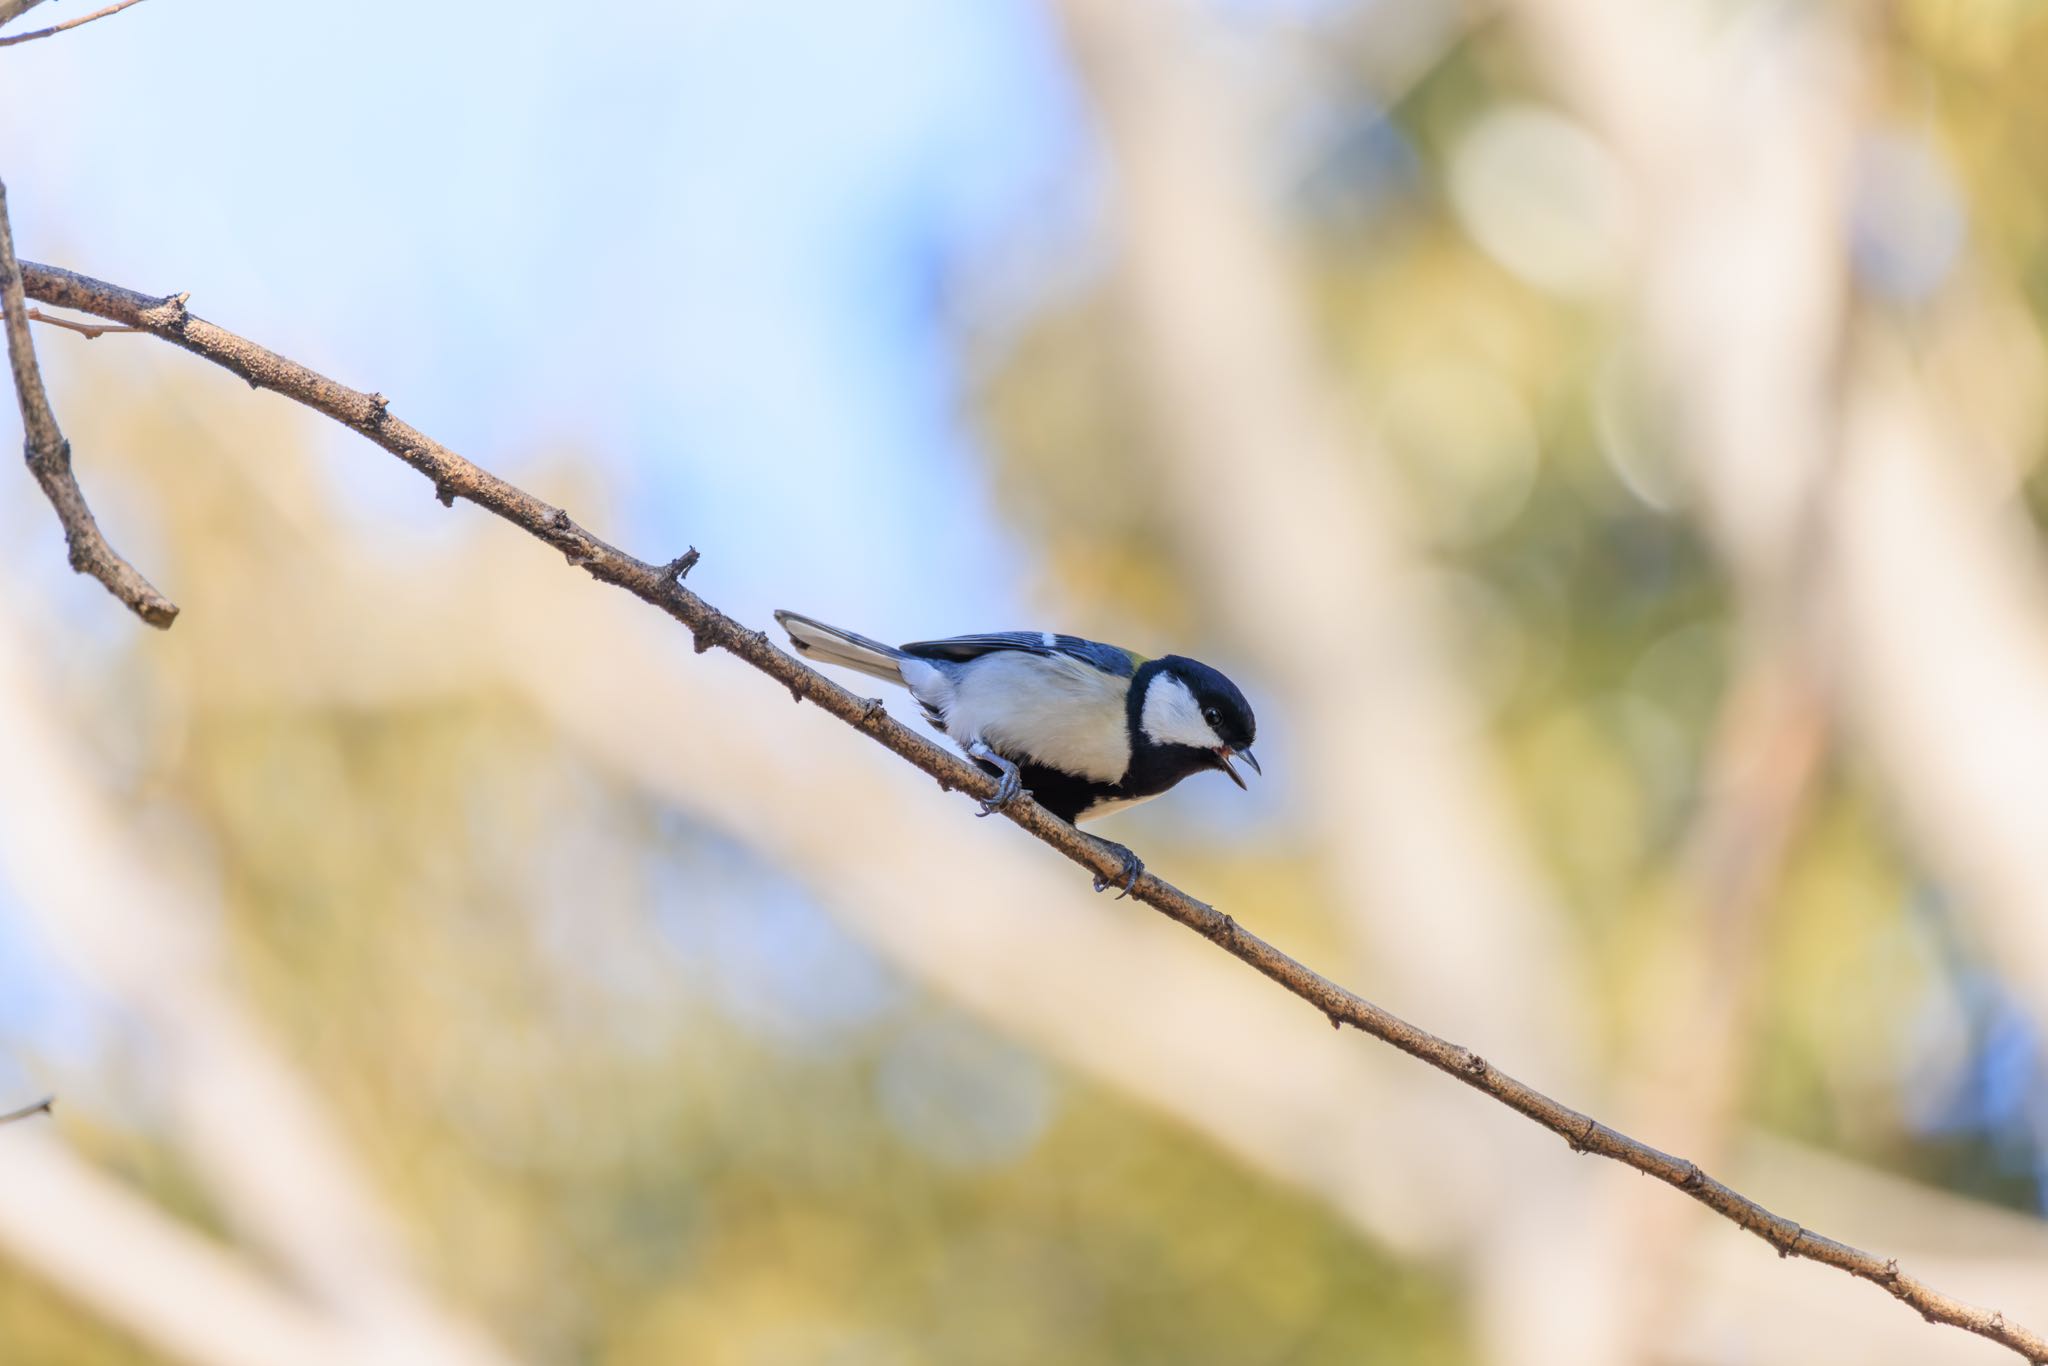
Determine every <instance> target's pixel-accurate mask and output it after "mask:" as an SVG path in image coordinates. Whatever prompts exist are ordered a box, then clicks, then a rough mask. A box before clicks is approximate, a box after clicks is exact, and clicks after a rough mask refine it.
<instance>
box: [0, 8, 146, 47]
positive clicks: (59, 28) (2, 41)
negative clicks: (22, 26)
mask: <svg viewBox="0 0 2048 1366" xmlns="http://www.w3.org/2000/svg"><path fill="white" fill-rule="evenodd" d="M141 3H142V0H121V3H119V4H118V5H108V6H107V7H106V8H105V9H96V10H94V11H93V12H92V13H91V14H81V15H79V16H78V17H77V18H76V19H66V20H65V21H64V22H63V23H61V24H52V25H50V27H48V28H39V29H36V30H35V31H34V32H32V33H17V34H15V35H14V36H13V37H11V38H0V47H13V46H14V45H15V44H16V43H33V42H34V41H35V40H36V39H38V38H47V37H49V36H50V35H51V34H53V33H62V32H63V31H64V30H65V29H67V28H77V27H78V26H79V25H80V24H89V23H91V22H92V21H93V20H95V19H104V18H106V17H107V16H108V15H110V14H119V13H120V12H121V11H122V10H124V9H127V8H128V7H129V6H130V5H139V4H141ZM0 22H5V21H4V20H0Z"/></svg>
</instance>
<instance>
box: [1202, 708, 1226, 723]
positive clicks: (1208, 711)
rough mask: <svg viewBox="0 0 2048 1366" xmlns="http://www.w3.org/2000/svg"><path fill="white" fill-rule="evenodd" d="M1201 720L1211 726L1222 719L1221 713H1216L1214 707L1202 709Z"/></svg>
mask: <svg viewBox="0 0 2048 1366" xmlns="http://www.w3.org/2000/svg"><path fill="white" fill-rule="evenodd" d="M1202 719H1203V720H1204V721H1207V722H1208V723H1209V724H1210V725H1212V726H1213V725H1215V724H1216V723H1217V722H1219V721H1221V720H1222V719H1223V713H1222V712H1220V711H1217V710H1216V709H1215V708H1214V707H1204V708H1202Z"/></svg>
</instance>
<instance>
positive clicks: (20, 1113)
mask: <svg viewBox="0 0 2048 1366" xmlns="http://www.w3.org/2000/svg"><path fill="white" fill-rule="evenodd" d="M56 1103H57V1098H56V1097H55V1096H44V1097H43V1098H42V1099H41V1100H39V1101H37V1102H36V1103H35V1104H33V1105H24V1106H22V1107H21V1108H20V1109H19V1110H9V1111H8V1112H7V1113H6V1114H4V1115H0V1124H12V1123H14V1121H15V1120H17V1119H27V1118H28V1117H29V1116H30V1115H47V1114H49V1113H50V1107H51V1106H53V1105H55V1104H56Z"/></svg>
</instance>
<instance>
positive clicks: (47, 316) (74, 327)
mask: <svg viewBox="0 0 2048 1366" xmlns="http://www.w3.org/2000/svg"><path fill="white" fill-rule="evenodd" d="M28 320H29V321H30V322H32V323H48V324H49V325H50V326H52V327H61V328H63V329H64V330H65V331H66V332H76V333H77V334H78V335H79V336H81V337H83V338H85V339H86V340H87V341H91V340H92V339H93V338H95V337H104V336H106V335H107V333H109V332H140V331H141V330H142V329H141V328H139V327H130V326H128V325H127V324H126V323H82V322H80V321H78V319H76V318H60V317H58V316H57V315H56V314H54V313H45V312H43V310H42V309H40V308H31V309H30V310H29V311H28Z"/></svg>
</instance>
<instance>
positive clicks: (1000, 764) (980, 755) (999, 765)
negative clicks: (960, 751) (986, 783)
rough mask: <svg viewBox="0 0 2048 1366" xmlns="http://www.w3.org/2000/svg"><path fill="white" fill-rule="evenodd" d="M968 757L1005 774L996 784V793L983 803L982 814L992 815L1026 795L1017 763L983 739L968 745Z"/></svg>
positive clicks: (1022, 777) (1022, 776)
mask: <svg viewBox="0 0 2048 1366" xmlns="http://www.w3.org/2000/svg"><path fill="white" fill-rule="evenodd" d="M967 757H968V758H970V759H973V760H975V761H976V762H977V763H983V764H987V765H988V766H989V767H990V768H994V769H1000V770H1001V771H1002V775H1003V777H1002V781H1000V782H998V783H997V784H996V795H995V796H993V797H990V798H989V799H988V800H987V801H985V802H983V803H982V804H981V813H980V814H982V815H984V816H987V815H991V814H993V813H995V812H997V811H1000V810H1002V809H1003V808H1004V807H1006V806H1008V805H1009V804H1010V803H1011V802H1014V801H1016V800H1017V799H1018V798H1019V797H1022V796H1024V795H1026V794H1025V792H1024V775H1023V773H1021V772H1020V771H1019V770H1018V768H1017V766H1016V765H1015V764H1013V763H1011V762H1010V761H1009V760H1008V759H1005V758H1004V757H1003V756H1002V755H1000V754H998V753H996V752H995V751H994V750H992V749H990V748H989V747H988V746H987V745H986V744H985V743H983V742H982V741H980V740H976V741H974V742H973V743H972V744H970V745H968V746H967Z"/></svg>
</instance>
